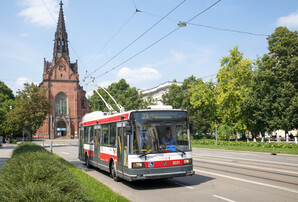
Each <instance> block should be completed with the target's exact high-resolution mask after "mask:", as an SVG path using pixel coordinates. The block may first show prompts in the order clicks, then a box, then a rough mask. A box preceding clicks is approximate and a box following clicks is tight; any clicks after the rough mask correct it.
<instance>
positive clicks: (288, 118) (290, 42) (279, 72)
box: [261, 27, 298, 132]
mask: <svg viewBox="0 0 298 202" xmlns="http://www.w3.org/2000/svg"><path fill="white" fill-rule="evenodd" d="M268 50H269V51H270V54H269V55H268V56H267V55H264V57H263V58H264V59H263V61H264V62H263V63H262V64H261V65H262V66H263V68H264V69H269V70H271V71H272V72H273V74H274V76H275V78H276V83H275V96H274V98H275V99H274V103H273V107H272V110H273V113H274V119H273V121H272V123H271V125H275V126H277V128H276V129H283V130H285V131H286V132H287V131H289V130H292V129H295V128H296V129H297V126H298V122H297V120H298V118H297V116H298V113H297V111H298V108H297V105H298V104H297V96H298V93H297V90H298V79H297V78H298V68H297V67H298V32H297V31H289V30H288V29H287V28H286V27H278V28H276V29H275V32H274V33H273V34H272V35H271V36H270V37H269V39H268ZM265 59H266V60H265Z"/></svg>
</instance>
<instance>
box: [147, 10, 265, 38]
mask: <svg viewBox="0 0 298 202" xmlns="http://www.w3.org/2000/svg"><path fill="white" fill-rule="evenodd" d="M142 13H144V14H147V15H150V16H153V17H157V18H161V17H162V16H160V15H156V14H154V13H149V12H147V11H144V10H142ZM166 19H167V20H169V21H173V22H180V21H181V20H177V19H173V18H166ZM181 22H182V21H181ZM187 24H188V25H193V26H199V27H204V28H208V29H213V30H217V31H227V32H234V33H239V34H248V35H254V36H266V37H268V36H269V34H261V33H254V32H247V31H241V30H236V29H229V28H219V27H214V26H210V25H202V24H197V23H187Z"/></svg>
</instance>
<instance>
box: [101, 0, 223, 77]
mask: <svg viewBox="0 0 298 202" xmlns="http://www.w3.org/2000/svg"><path fill="white" fill-rule="evenodd" d="M220 1H221V0H218V1H216V2H215V3H213V4H212V5H211V6H209V7H207V8H206V9H204V10H203V11H201V12H200V13H198V14H197V15H195V16H194V17H192V18H191V19H189V20H188V21H187V22H186V23H189V22H190V21H192V20H194V19H195V18H197V17H198V16H200V15H202V14H203V13H205V12H206V11H208V10H209V9H211V8H212V7H213V6H215V5H216V4H218V3H219V2H220ZM180 28H181V26H178V27H177V28H175V29H174V30H172V31H170V32H169V33H168V34H166V35H164V36H163V37H161V38H160V39H158V40H157V41H155V42H154V43H152V44H151V45H149V46H147V47H146V48H144V49H143V50H141V51H139V52H138V53H136V54H134V55H133V56H131V57H130V58H128V59H127V60H125V61H123V62H122V63H120V64H118V65H117V66H115V67H113V68H111V69H109V70H108V71H106V72H104V73H102V74H100V75H99V76H97V77H95V79H97V78H100V77H102V76H103V75H105V74H107V73H109V72H111V71H113V70H114V69H116V68H118V67H120V66H121V65H123V64H124V63H126V62H128V61H130V60H131V59H133V58H134V57H136V56H138V55H140V54H141V53H143V52H144V51H146V50H147V49H149V48H151V47H152V46H154V45H155V44H157V43H158V42H160V41H162V40H163V39H165V38H166V37H168V36H170V35H171V34H173V33H174V32H176V31H177V30H178V29H180Z"/></svg>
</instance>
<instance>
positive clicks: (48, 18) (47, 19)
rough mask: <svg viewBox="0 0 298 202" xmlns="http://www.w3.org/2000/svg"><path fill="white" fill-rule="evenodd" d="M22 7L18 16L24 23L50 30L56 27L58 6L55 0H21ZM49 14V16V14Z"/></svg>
mask: <svg viewBox="0 0 298 202" xmlns="http://www.w3.org/2000/svg"><path fill="white" fill-rule="evenodd" d="M21 5H22V7H24V8H23V9H22V10H21V11H20V12H19V13H18V15H19V16H21V17H24V18H25V21H26V22H29V23H32V24H36V25H38V26H41V27H46V28H51V27H54V26H56V22H55V21H54V19H53V18H55V20H56V21H57V16H58V12H59V5H58V2H57V1H56V0H42V1H36V0H21ZM49 11H50V12H51V14H52V15H53V16H52V15H51V14H50V13H49Z"/></svg>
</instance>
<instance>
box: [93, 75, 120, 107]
mask: <svg viewBox="0 0 298 202" xmlns="http://www.w3.org/2000/svg"><path fill="white" fill-rule="evenodd" d="M92 81H93V83H95V84H96V85H97V86H98V87H100V88H101V89H102V90H104V91H105V92H106V93H107V94H108V95H109V96H110V98H111V99H112V100H113V101H114V103H115V104H116V106H117V107H118V109H119V110H120V112H124V107H122V106H121V105H120V104H118V102H117V101H116V100H115V99H114V97H113V96H112V95H111V94H110V93H109V92H108V91H107V90H106V89H105V88H104V87H102V86H100V85H99V84H98V83H96V82H95V81H94V79H93V80H92Z"/></svg>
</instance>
